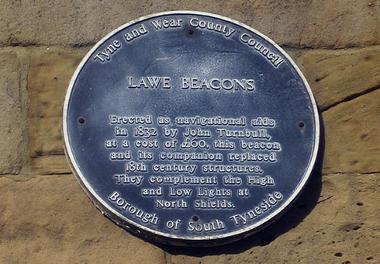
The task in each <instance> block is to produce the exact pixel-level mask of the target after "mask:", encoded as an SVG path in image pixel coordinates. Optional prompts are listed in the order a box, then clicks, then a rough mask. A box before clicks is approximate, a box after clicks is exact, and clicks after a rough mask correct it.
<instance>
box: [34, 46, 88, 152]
mask: <svg viewBox="0 0 380 264" xmlns="http://www.w3.org/2000/svg"><path fill="white" fill-rule="evenodd" d="M84 54H85V51H83V50H74V51H63V50H54V49H53V50H49V51H46V50H42V49H38V50H36V51H34V52H33V53H32V55H31V62H30V70H29V74H28V91H29V97H30V100H29V101H30V107H29V118H30V125H29V145H30V155H31V156H32V157H37V156H44V155H63V154H64V153H63V141H62V135H61V130H62V108H63V102H64V98H65V94H66V90H67V87H68V85H69V82H70V79H71V76H72V74H73V72H74V70H75V69H76V67H77V66H78V64H79V62H80V61H81V59H82V57H83V56H84Z"/></svg>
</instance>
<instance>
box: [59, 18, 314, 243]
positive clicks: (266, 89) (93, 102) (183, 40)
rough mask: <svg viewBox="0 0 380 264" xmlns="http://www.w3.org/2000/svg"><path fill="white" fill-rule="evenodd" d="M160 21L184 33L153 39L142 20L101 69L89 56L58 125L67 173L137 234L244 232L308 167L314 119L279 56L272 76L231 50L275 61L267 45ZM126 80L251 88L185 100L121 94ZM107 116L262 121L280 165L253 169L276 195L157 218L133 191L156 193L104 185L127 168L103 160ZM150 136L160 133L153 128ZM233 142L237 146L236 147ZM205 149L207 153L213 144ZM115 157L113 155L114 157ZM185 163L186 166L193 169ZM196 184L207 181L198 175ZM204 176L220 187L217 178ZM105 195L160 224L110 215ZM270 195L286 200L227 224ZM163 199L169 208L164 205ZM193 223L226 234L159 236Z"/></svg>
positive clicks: (166, 212) (260, 63)
mask: <svg viewBox="0 0 380 264" xmlns="http://www.w3.org/2000/svg"><path fill="white" fill-rule="evenodd" d="M166 17H167V18H181V19H183V21H184V25H185V26H183V27H181V28H173V29H170V30H167V31H155V30H154V29H153V27H152V25H151V24H150V20H146V21H141V22H138V23H137V24H136V25H139V24H141V23H144V25H146V27H147V29H148V30H149V34H146V35H145V36H143V37H141V38H137V39H135V40H133V41H132V42H130V43H127V42H125V40H124V38H123V35H124V33H126V32H127V31H129V30H130V28H131V27H133V25H132V26H130V27H127V28H125V29H123V30H121V31H120V32H118V33H116V34H114V35H113V36H112V37H111V38H110V40H115V39H117V40H118V41H120V42H121V43H122V48H121V49H120V50H118V51H117V52H116V53H115V55H113V56H112V59H111V60H110V61H109V62H107V63H99V62H98V61H95V60H93V59H92V58H93V56H90V58H89V59H88V61H87V62H86V63H85V64H84V65H83V67H82V69H81V71H80V72H79V74H78V76H77V78H76V81H75V83H74V86H73V89H72V93H71V96H70V100H69V102H68V111H67V120H66V121H67V132H68V139H69V145H70V146H71V150H72V153H73V156H74V159H75V160H74V163H76V164H77V165H78V167H79V168H80V171H81V173H82V175H83V176H84V177H85V178H86V180H87V182H88V183H89V185H90V186H91V188H92V189H93V192H95V193H97V194H98V195H99V196H100V197H102V198H103V199H104V201H106V202H107V203H108V206H109V207H111V208H113V209H114V210H116V211H118V212H119V213H121V214H122V215H124V217H126V218H127V219H129V220H130V221H132V222H134V223H136V224H138V225H141V226H145V227H146V228H149V229H151V230H154V231H158V232H162V233H167V234H171V235H175V236H178V237H196V236H205V235H207V236H210V235H211V236H214V235H216V236H217V235H223V234H227V233H232V232H239V230H240V229H242V228H249V226H251V225H254V224H255V223H257V222H258V221H260V220H261V219H263V218H264V217H266V216H268V214H270V213H273V212H274V211H275V209H276V208H278V207H280V205H282V204H284V203H286V202H287V199H288V198H289V197H290V196H291V195H292V194H293V193H294V191H295V190H296V188H297V186H298V185H299V184H300V182H301V181H302V179H303V177H305V171H306V170H307V168H308V166H309V165H310V164H309V163H310V160H311V158H312V155H313V152H314V147H315V137H316V127H315V122H316V121H315V113H314V109H313V107H312V101H311V99H310V95H309V94H308V92H307V89H306V86H305V84H304V82H303V80H302V78H301V77H300V76H299V74H298V73H297V70H296V69H294V67H293V66H292V64H291V63H290V62H289V61H288V60H287V59H286V58H285V56H283V55H282V56H283V57H284V58H285V61H284V62H283V63H282V64H281V65H280V66H279V67H278V68H275V67H273V65H272V64H270V63H269V62H268V60H266V59H265V58H264V57H263V56H262V55H261V54H259V53H258V52H257V51H255V50H254V49H252V48H251V47H249V46H247V45H244V44H242V43H241V42H240V41H239V36H240V34H241V33H244V32H247V33H249V34H250V35H252V36H254V37H255V38H256V39H258V40H260V41H261V42H262V43H264V44H265V45H266V46H268V47H270V48H271V49H272V50H273V51H275V52H276V53H278V54H281V52H280V51H278V50H277V49H276V48H275V47H274V46H273V45H272V44H271V43H269V42H267V41H266V40H265V39H263V38H262V37H260V36H259V35H256V34H254V33H253V32H250V31H248V30H247V29H245V28H243V27H241V26H239V25H236V24H232V23H230V22H227V21H224V20H220V19H218V18H213V17H208V18H207V19H208V20H209V21H214V22H217V23H218V22H219V23H223V24H226V25H229V26H231V27H233V28H234V29H236V33H235V34H234V35H233V36H232V37H231V38H226V37H225V36H223V35H221V34H218V33H216V32H211V31H206V30H200V29H199V28H194V29H193V32H194V33H193V34H189V31H188V29H189V26H187V25H188V21H189V19H190V18H192V17H199V18H201V17H202V16H201V15H193V14H191V15H190V14H189V15H184V14H180V15H166ZM107 44H109V42H107V41H105V42H104V44H103V45H100V46H99V48H98V49H97V50H96V51H95V53H96V52H98V51H100V50H102V49H104V48H106V45H107ZM95 53H94V54H95ZM126 76H139V77H141V76H170V77H172V79H173V80H176V79H178V78H180V77H182V76H196V77H199V78H210V77H218V78H252V79H255V81H256V91H255V92H253V93H244V92H239V91H236V92H230V91H223V90H221V91H204V90H193V91H188V90H182V89H176V87H175V83H173V85H172V86H173V87H172V89H166V90H165V89H157V90H154V89H127V88H126V86H127V83H126V81H127V79H126ZM110 114H118V115H124V116H128V115H152V116H153V119H154V120H155V118H157V117H158V116H169V117H171V118H172V120H174V118H175V117H177V116H196V115H200V116H206V117H207V116H224V117H240V116H246V117H247V119H248V120H249V119H252V118H255V117H257V116H270V117H271V118H273V119H275V120H276V122H277V128H276V129H273V130H270V132H271V135H272V138H273V139H272V141H278V142H281V145H282V151H281V152H280V153H277V158H278V161H277V163H276V164H275V165H268V164H265V163H260V162H256V163H252V164H258V165H261V166H262V168H263V169H264V171H265V173H264V175H271V176H272V177H273V178H274V179H275V181H276V185H275V186H270V187H258V186H255V187H248V188H250V191H251V197H249V198H244V199H240V198H237V197H234V198H233V199H231V200H233V202H234V203H235V205H236V207H235V209H231V210H199V209H198V210H197V209H190V208H188V209H156V208H155V207H154V203H153V202H152V199H150V198H143V197H142V196H141V194H140V191H141V188H145V187H154V186H151V185H150V184H149V183H148V182H147V181H145V182H144V183H143V185H141V186H139V187H137V186H132V185H124V186H123V185H116V184H115V183H114V179H113V177H112V175H113V174H115V173H122V172H123V170H124V164H125V161H117V162H115V161H113V162H110V160H109V157H108V155H109V151H106V150H105V148H104V141H105V140H106V139H110V138H115V136H113V130H112V127H111V126H110V125H109V119H108V116H109V115H110ZM80 117H83V118H85V123H84V124H80V123H79V122H78V118H80ZM300 121H302V122H304V124H305V126H304V128H302V129H300V127H299V125H298V124H299V122H300ZM121 126H122V125H121ZM154 126H155V127H156V128H158V129H159V130H160V129H161V128H160V127H158V126H157V125H154ZM124 127H126V128H128V132H129V133H130V134H132V129H131V128H132V126H124ZM171 127H175V126H174V125H173V126H171ZM248 128H250V129H254V128H252V127H248ZM179 129H180V133H179V134H180V136H178V138H177V139H178V141H181V139H182V138H183V137H182V135H181V131H183V128H179ZM215 129H216V127H215V128H211V130H212V131H215ZM231 129H237V128H231ZM130 139H131V138H130ZM157 139H158V140H159V141H160V142H163V141H165V140H167V139H165V138H164V137H163V136H162V134H160V135H159V136H158V137H157ZM131 141H132V140H131ZM233 141H235V142H236V140H233ZM208 142H209V143H211V140H208ZM119 149H120V150H121V148H119ZM131 150H132V155H135V154H136V153H135V152H136V149H134V148H131ZM149 151H152V150H149ZM160 151H162V148H160V149H158V150H154V151H153V152H155V153H156V154H158V152H160ZM190 152H191V151H190ZM215 152H216V151H215ZM217 152H222V153H223V154H224V155H226V154H227V153H228V152H230V151H219V150H218V151H217ZM225 158H226V156H225ZM150 163H160V161H159V159H158V156H157V155H156V156H155V159H154V160H153V161H152V162H147V164H148V165H149V164H150ZM165 163H170V162H165ZM177 163H178V162H177ZM188 163H191V164H193V163H194V162H188ZM204 163H205V162H198V163H196V164H198V165H202V164H204ZM235 163H236V162H235ZM236 164H238V163H236ZM153 174H154V173H153V172H148V173H136V175H143V176H144V177H148V176H149V175H153ZM196 175H199V176H202V175H205V174H204V173H202V172H197V173H196ZM210 175H211V174H210ZM212 175H216V176H218V177H221V175H217V174H212ZM264 175H263V176H264ZM241 176H242V175H241ZM168 187H169V186H165V187H164V188H168ZM177 187H181V186H177ZM187 187H188V186H187ZM219 187H223V186H222V185H220V186H219ZM243 187H246V186H240V187H230V188H231V189H232V190H233V191H234V190H236V189H238V188H243ZM113 191H118V192H119V193H120V194H121V196H122V197H124V198H126V199H127V200H128V201H129V202H130V203H131V204H134V205H136V207H138V208H142V209H144V211H146V212H150V213H157V215H159V216H160V222H159V223H158V225H153V224H146V223H142V222H141V221H140V219H138V218H136V217H134V216H133V215H131V214H128V213H126V212H125V211H124V210H122V209H120V208H118V207H117V206H115V204H114V203H112V202H110V201H109V200H108V198H107V197H108V196H109V195H110V194H111V193H112V192H113ZM274 191H279V192H281V193H282V194H283V197H284V198H283V199H282V200H281V202H280V204H277V205H276V207H275V208H273V210H270V211H268V212H267V213H264V214H262V215H261V216H258V217H257V218H255V219H254V220H253V221H251V222H250V223H249V224H248V225H244V226H237V225H235V224H234V223H233V222H232V221H231V220H228V219H227V218H228V217H229V216H231V215H232V214H234V213H241V212H245V211H248V210H250V209H252V207H253V206H255V205H257V204H258V203H260V201H261V200H262V199H263V198H264V197H265V196H266V195H267V194H268V193H272V192H274ZM163 198H165V196H164V197H163ZM166 198H167V199H169V200H170V199H171V198H170V197H166ZM194 199H196V197H194V196H193V197H191V198H189V199H188V201H189V202H190V203H191V202H192V201H193V200H194ZM194 215H196V216H198V217H199V219H200V220H199V221H202V222H209V221H211V220H213V219H221V220H223V221H225V223H226V228H225V229H224V230H220V231H213V232H207V233H206V232H189V231H188V230H187V229H186V226H185V225H183V226H182V227H181V228H179V229H178V230H169V229H168V228H167V227H165V223H166V221H168V220H170V219H182V221H183V223H185V222H187V221H189V220H190V219H191V218H192V217H193V216H194Z"/></svg>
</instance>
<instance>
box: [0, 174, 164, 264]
mask: <svg viewBox="0 0 380 264" xmlns="http://www.w3.org/2000/svg"><path fill="white" fill-rule="evenodd" d="M0 201H1V206H0V228H1V232H0V252H1V253H0V263H51V262H52V261H53V262H55V263H131V264H132V263H138V264H144V263H147V264H151V263H157V264H160V263H165V258H164V253H163V251H161V250H160V249H158V248H157V247H154V246H152V245H151V244H149V243H146V242H144V241H142V240H140V239H138V238H135V237H133V236H132V235H130V234H129V233H127V232H126V231H124V230H122V229H120V228H119V227H117V226H116V225H114V224H112V222H110V221H109V220H107V219H106V218H105V217H103V216H102V214H101V213H100V212H99V211H98V210H97V209H95V206H93V205H92V204H91V202H90V201H89V200H88V199H87V197H86V195H85V194H84V192H83V191H82V190H81V189H80V187H79V184H78V183H77V182H76V180H75V179H74V177H67V176H51V177H46V176H40V177H37V178H32V179H30V180H28V181H25V182H16V181H14V180H11V179H8V178H6V177H1V178H0Z"/></svg>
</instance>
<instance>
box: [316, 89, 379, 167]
mask: <svg viewBox="0 0 380 264" xmlns="http://www.w3.org/2000/svg"><path fill="white" fill-rule="evenodd" d="M323 119H324V124H325V155H324V162H323V166H324V173H334V172H335V173H342V172H361V173H371V172H379V171H380V137H379V134H380V126H379V124H380V90H379V89H378V90H375V91H372V92H370V93H368V94H366V95H362V96H360V97H358V98H356V99H354V100H351V101H349V102H345V103H342V104H339V105H337V106H335V107H333V108H330V109H329V110H328V111H325V112H324V113H323Z"/></svg>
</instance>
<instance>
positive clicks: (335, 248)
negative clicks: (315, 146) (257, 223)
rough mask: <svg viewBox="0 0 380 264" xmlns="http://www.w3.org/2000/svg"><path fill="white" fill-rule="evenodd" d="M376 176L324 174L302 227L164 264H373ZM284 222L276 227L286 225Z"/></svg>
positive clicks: (377, 227)
mask: <svg viewBox="0 0 380 264" xmlns="http://www.w3.org/2000/svg"><path fill="white" fill-rule="evenodd" d="M379 176H380V175H379V174H376V175H375V174H372V175H364V176H363V175H350V174H346V175H328V176H326V177H324V178H323V183H322V193H321V196H320V198H319V201H318V202H317V204H316V206H315V207H314V209H313V210H312V211H311V212H310V214H309V215H307V216H306V218H304V220H303V221H302V222H300V223H299V224H298V225H297V226H296V227H294V228H293V229H290V230H288V231H287V232H285V233H282V234H277V235H276V234H275V233H276V231H272V230H273V227H272V226H269V227H268V228H267V229H268V231H265V232H266V233H265V234H266V235H269V234H271V233H273V234H274V237H273V238H272V239H273V241H270V242H269V243H267V242H250V241H255V235H253V237H252V238H249V239H247V240H244V241H241V242H238V243H235V244H231V245H226V246H223V247H221V248H220V249H208V250H204V249H203V250H199V251H198V255H199V256H191V254H190V255H185V254H181V253H179V254H174V255H171V256H170V257H169V260H170V261H169V263H171V264H196V263H203V264H214V263H262V264H265V263H376V262H378V261H379V260H380V253H379V252H380V245H379V243H378V240H379V239H380V224H379V221H378V219H379V217H380V209H379V206H378V205H377V204H378V199H380V195H379V192H378V191H377V190H378V188H379V187H380V177H379ZM307 206H310V205H307V204H306V205H304V206H301V207H299V208H298V209H297V210H304V208H305V207H307ZM293 211H294V212H296V211H295V210H293ZM285 216H287V215H286V214H285V215H284V217H285ZM284 217H282V218H280V219H279V220H278V221H279V223H277V226H281V225H286V224H287V222H289V221H291V220H289V219H285V218H284ZM274 224H276V223H274ZM274 230H276V228H274ZM262 238H263V239H266V236H263V237H262Z"/></svg>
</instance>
